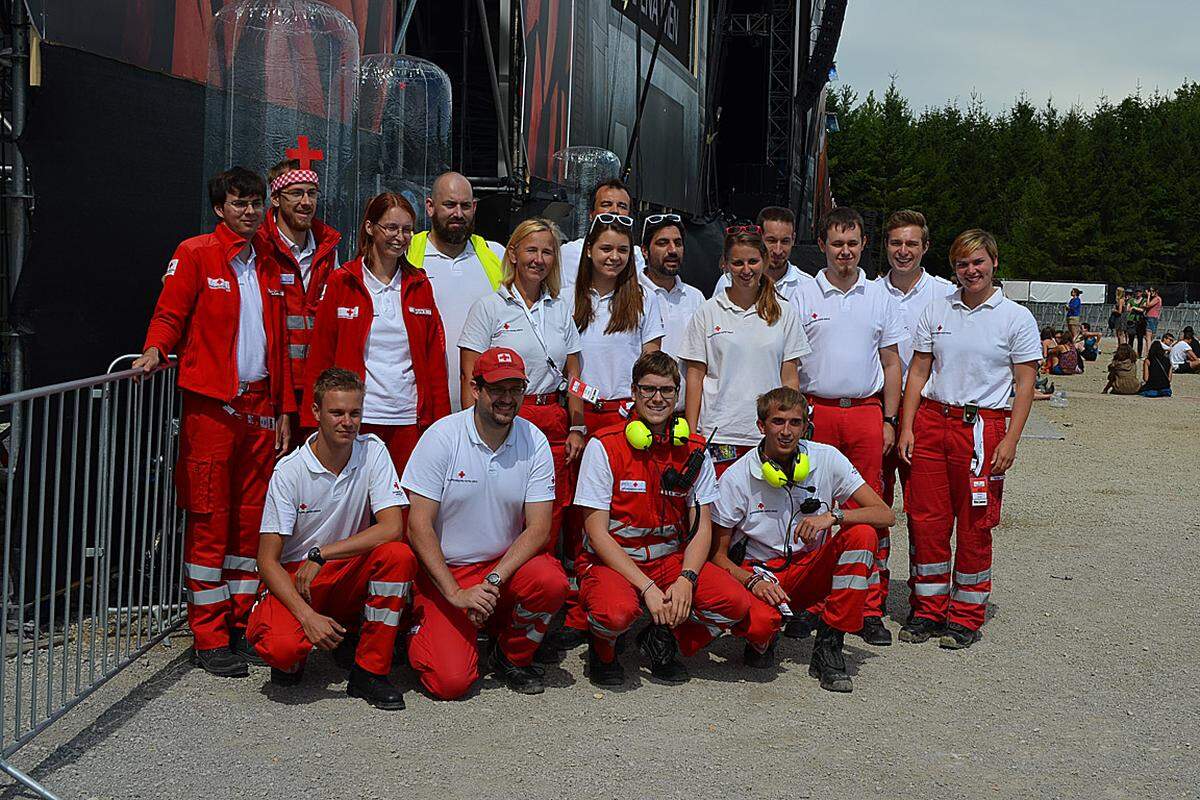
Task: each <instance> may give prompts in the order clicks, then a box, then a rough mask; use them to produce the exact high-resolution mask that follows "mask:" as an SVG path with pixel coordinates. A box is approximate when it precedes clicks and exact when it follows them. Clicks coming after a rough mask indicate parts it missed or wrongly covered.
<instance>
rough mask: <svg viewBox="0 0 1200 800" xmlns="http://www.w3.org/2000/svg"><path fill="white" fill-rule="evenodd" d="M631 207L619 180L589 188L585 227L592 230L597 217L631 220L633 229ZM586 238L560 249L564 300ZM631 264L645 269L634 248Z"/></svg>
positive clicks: (572, 287)
mask: <svg viewBox="0 0 1200 800" xmlns="http://www.w3.org/2000/svg"><path fill="white" fill-rule="evenodd" d="M632 208H633V201H632V199H631V197H630V194H629V188H628V187H627V186H626V185H625V184H624V183H623V182H622V181H621V179H620V178H610V179H609V180H606V181H604V182H603V183H599V184H597V185H596V188H594V189H592V198H591V204H590V205H589V207H588V227H589V228H590V227H591V221H592V220H594V219H595V218H596V215H597V214H612V215H615V216H618V217H627V218H628V219H629V220H630V222H629V225H630V226H632V225H633V217H632V216H631V214H632V212H631V209H632ZM586 238H587V237H586V236H580V237H579V238H578V239H572V240H571V241H569V242H563V245H562V249H561V250H559V263H560V264H561V265H562V287H563V288H562V291H563V293H564V294H565V295H566V296H567V297H572V296H573V295H574V294H575V278H576V276H578V275H579V261H580V259H581V258H582V257H583V240H584V239H586ZM633 265H634V266H635V267H636V268H637V270H638V272H641V271H642V269H643V268H645V266H646V260H645V257H644V256H643V255H642V251H641V250H640V249H638V248H636V247H635V248H633Z"/></svg>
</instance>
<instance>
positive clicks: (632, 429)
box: [625, 417, 808, 474]
mask: <svg viewBox="0 0 1200 800" xmlns="http://www.w3.org/2000/svg"><path fill="white" fill-rule="evenodd" d="M691 435H692V431H691V429H690V428H689V427H688V424H687V420H686V419H684V418H683V417H675V421H674V422H673V423H671V444H673V445H675V446H676V447H679V446H680V445H685V444H687V442H688V438H689V437H690V436H691ZM625 441H627V442H629V446H630V447H632V448H633V449H634V450H649V449H650V445H652V444H654V434H653V433H651V432H650V428H649V427H647V425H646V423H644V422H642V421H641V420H640V419H635V420H630V422H629V424H628V425H626V426H625ZM806 463H807V462H806ZM805 474H808V470H807V469H805Z"/></svg>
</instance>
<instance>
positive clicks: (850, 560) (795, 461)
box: [712, 387, 895, 692]
mask: <svg viewBox="0 0 1200 800" xmlns="http://www.w3.org/2000/svg"><path fill="white" fill-rule="evenodd" d="M757 411H758V429H759V430H760V431H762V434H763V440H762V443H761V444H759V446H758V447H757V448H755V449H753V450H751V451H750V452H749V453H746V455H744V456H742V457H741V458H740V459H738V460H737V461H736V462H734V464H733V465H732V466H730V467H729V469H728V470H726V471H725V474H724V475H722V476H721V485H720V491H719V495H720V496H719V498H718V499H717V501H716V503H715V504H714V505H713V510H712V519H713V528H714V536H715V538H716V540H717V545H716V548H715V553H714V556H713V563H714V564H715V565H716V566H718V567H721V568H723V569H724V570H725V571H726V572H728V573H729V575H731V576H732V577H733V578H735V579H736V580H737V581H738V582H740V583H741V584H742V585H743V586H745V587H746V589H748V590H749V591H750V593H751V594H753V595H754V601H753V603H752V604H751V606H750V614H749V617H748V618H747V622H748V624H747V625H745V626H744V627H745V628H746V630H747V631H748V634H747V637H746V638H747V639H749V643H748V644H747V645H746V651H745V656H744V657H745V661H746V664H747V665H749V666H754V667H770V666H773V665H774V660H775V659H774V656H775V641H776V639H775V633H776V632H777V631H778V630H779V627H780V625H781V622H782V615H783V613H785V610H790V609H788V607H789V606H790V607H794V608H796V609H797V610H799V609H802V608H805V607H807V606H811V605H813V604H815V603H817V602H819V601H822V600H824V601H825V602H824V606H823V608H822V611H821V616H820V619H819V621H818V622H817V641H816V644H815V645H814V646H813V653H812V662H811V666H810V667H809V674H811V675H812V676H813V677H814V678H819V679H820V681H821V688H822V689H826V690H828V691H832V692H849V691H851V690H852V689H853V688H854V687H853V684H852V682H851V680H850V676H849V675H848V674H847V673H846V661H845V658H844V657H843V655H842V640H843V637H844V635H845V634H846V633H852V632H854V631H857V630H859V629H860V628H862V618H863V607H864V604H865V602H866V599H867V587H868V585H869V578H870V575H871V565H872V564H873V563H874V561H875V548H876V546H877V544H878V537H877V536H876V534H875V528H881V527H887V526H889V525H891V524H893V523H894V522H895V515H894V514H892V510H891V508H889V507H888V506H886V505H885V504H884V502H883V500H881V499H880V497H879V495H878V494H876V493H875V490H874V489H872V488H871V487H870V486H869V485H868V484H867V483H866V482H865V481H864V480H863V478H862V476H861V475H859V473H858V470H856V469H855V468H854V466H853V465H852V464H851V463H850V461H849V459H847V458H846V457H845V456H844V455H842V454H841V453H840V452H838V450H837V449H836V448H834V447H831V446H830V445H826V444H819V443H817V442H811V441H806V437H807V435H808V430H809V422H808V402H807V400H806V399H805V397H804V395H802V394H801V393H800V392H798V391H796V390H795V389H791V388H788V387H779V388H777V389H772V390H771V391H769V392H767V393H766V394H764V395H761V396H760V397H759V398H758V408H757ZM850 501H853V505H854V506H855V507H854V508H848V507H846V506H847V505H850ZM835 504H836V506H835ZM731 545H732V547H733V549H734V550H735V552H736V551H738V550H741V549H742V548H743V547H744V548H745V552H744V556H743V555H741V554H739V555H737V557H731V556H730V549H731ZM781 606H782V607H781ZM764 631H765V634H764ZM736 632H737V631H735V633H736ZM762 642H769V644H761V643H762Z"/></svg>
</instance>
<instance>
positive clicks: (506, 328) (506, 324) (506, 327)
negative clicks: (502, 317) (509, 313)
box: [504, 322, 508, 330]
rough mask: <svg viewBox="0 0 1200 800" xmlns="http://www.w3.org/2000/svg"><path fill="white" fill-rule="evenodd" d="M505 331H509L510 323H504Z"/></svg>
mask: <svg viewBox="0 0 1200 800" xmlns="http://www.w3.org/2000/svg"><path fill="white" fill-rule="evenodd" d="M504 330H508V323H507V322H506V323H504Z"/></svg>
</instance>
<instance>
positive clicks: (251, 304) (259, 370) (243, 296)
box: [229, 247, 267, 381]
mask: <svg viewBox="0 0 1200 800" xmlns="http://www.w3.org/2000/svg"><path fill="white" fill-rule="evenodd" d="M229 266H230V267H232V268H233V274H234V277H236V278H237V285H238V337H237V370H238V380H239V381H260V380H262V379H263V378H265V377H267V331H266V328H265V327H263V301H262V292H261V291H260V290H259V286H258V270H257V269H256V268H255V265H254V248H253V247H251V248H249V250H248V251H247V255H246V257H245V258H243V257H242V254H241V253H238V254H237V255H235V256H234V257H233V260H232V261H230V262H229Z"/></svg>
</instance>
